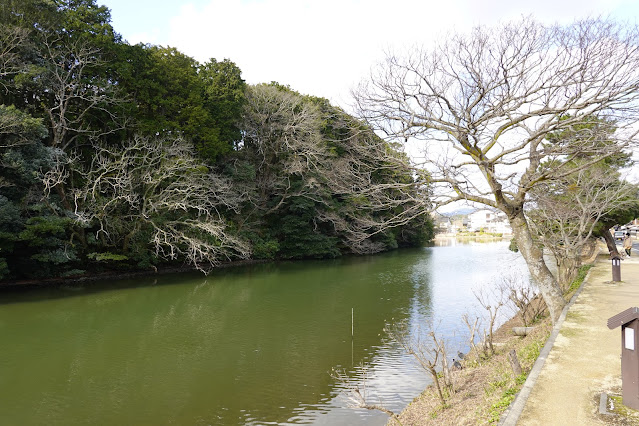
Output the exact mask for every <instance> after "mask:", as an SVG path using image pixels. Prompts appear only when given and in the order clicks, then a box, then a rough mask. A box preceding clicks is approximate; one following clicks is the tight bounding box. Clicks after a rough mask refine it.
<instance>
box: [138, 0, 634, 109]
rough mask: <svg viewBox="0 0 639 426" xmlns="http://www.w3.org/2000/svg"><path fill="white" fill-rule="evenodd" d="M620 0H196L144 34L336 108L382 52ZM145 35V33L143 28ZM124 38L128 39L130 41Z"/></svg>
mask: <svg viewBox="0 0 639 426" xmlns="http://www.w3.org/2000/svg"><path fill="white" fill-rule="evenodd" d="M626 4H628V3H627V0H580V1H577V0H563V1H556V0H537V1H535V2H530V1H526V2H517V1H514V0H484V1H481V2H480V1H475V0H449V1H437V2H434V1H416V0H396V1H394V2H392V3H391V2H388V1H387V0H370V1H363V0H323V1H316V0H210V1H209V2H205V1H203V0H198V3H197V4H195V3H193V2H190V3H188V4H186V5H184V6H182V7H181V9H180V11H179V14H178V15H176V16H175V17H173V18H172V19H171V20H170V24H169V26H168V31H164V32H162V33H160V35H157V33H156V34H155V35H154V34H153V33H150V34H151V35H152V36H153V37H151V39H146V40H143V39H142V38H139V39H138V38H137V37H136V38H135V39H136V41H138V40H139V41H147V42H154V40H165V41H164V42H163V43H162V44H169V45H171V46H175V47H177V48H178V49H180V50H181V51H183V52H184V53H186V54H188V55H190V56H193V57H195V58H196V59H197V60H199V61H201V62H203V61H206V60H208V59H210V58H211V57H213V58H216V59H224V58H229V59H231V60H232V61H234V62H235V63H237V64H238V66H239V67H240V68H241V69H242V72H243V75H244V78H245V79H246V80H247V81H248V82H249V83H259V82H269V81H272V80H275V81H278V82H280V83H283V84H289V85H290V86H291V87H292V88H294V89H296V90H298V91H300V92H302V93H308V94H313V95H317V96H324V97H328V98H329V99H331V100H332V101H334V102H337V103H338V104H342V105H344V104H345V103H346V102H348V99H349V89H350V88H352V87H353V86H354V85H355V84H356V83H357V82H359V81H360V80H361V79H363V78H365V77H366V76H367V74H368V70H369V69H370V67H371V66H372V65H373V64H375V63H376V62H378V61H380V60H382V59H383V57H384V50H385V49H391V48H393V47H405V46H410V45H413V44H423V43H427V42H428V41H429V40H432V39H433V38H434V37H438V36H439V35H441V34H442V33H445V32H448V31H450V30H453V31H463V30H466V29H470V28H471V27H472V26H474V25H477V24H478V23H482V24H488V25H492V24H495V23H497V22H499V21H505V20H509V19H516V18H519V17H521V16H522V15H528V14H532V15H534V16H535V17H536V18H538V19H540V20H542V21H545V22H555V21H559V22H567V21H572V20H573V19H574V18H575V17H583V16H595V15H598V14H603V15H606V14H609V13H612V12H613V11H614V10H615V9H616V8H617V9H618V8H619V7H621V6H622V5H626ZM147 34H149V32H148V31H147ZM130 40H131V38H130Z"/></svg>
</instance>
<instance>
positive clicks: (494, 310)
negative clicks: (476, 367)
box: [473, 286, 508, 356]
mask: <svg viewBox="0 0 639 426" xmlns="http://www.w3.org/2000/svg"><path fill="white" fill-rule="evenodd" d="M473 294H474V295H475V299H477V301H478V302H479V304H480V305H481V307H482V308H484V309H485V310H486V311H487V313H488V318H487V321H486V323H487V327H485V328H484V333H483V334H484V339H483V341H482V346H483V350H484V354H485V355H486V356H490V355H493V354H494V353H495V347H494V345H493V335H494V331H495V324H496V322H497V318H498V317H499V312H500V309H501V308H502V307H503V306H504V305H506V303H507V302H508V295H507V294H505V292H504V289H503V288H501V287H499V286H495V287H494V288H492V289H490V290H489V289H488V288H486V287H481V288H479V289H475V290H473Z"/></svg>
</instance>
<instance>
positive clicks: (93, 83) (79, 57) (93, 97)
mask: <svg viewBox="0 0 639 426" xmlns="http://www.w3.org/2000/svg"><path fill="white" fill-rule="evenodd" d="M41 42H42V45H43V46H42V55H43V61H44V62H45V64H46V66H45V67H44V68H43V72H42V75H41V76H40V77H39V78H41V79H42V84H45V85H46V92H45V93H46V96H48V101H47V102H46V107H45V112H46V114H47V117H48V119H49V125H50V127H51V138H50V141H49V144H50V146H52V147H55V148H62V149H64V150H65V151H68V150H69V149H70V148H71V147H73V146H74V144H75V142H76V140H77V138H78V137H81V136H83V137H85V138H86V139H88V138H97V137H100V136H104V135H106V134H110V133H113V132H116V131H118V130H121V129H123V128H124V126H125V124H126V123H125V121H126V120H125V117H124V116H123V115H118V114H117V106H118V105H119V104H121V103H122V102H123V98H122V97H120V96H119V95H118V94H117V93H116V92H117V85H114V84H111V83H110V82H108V81H106V80H105V79H101V78H98V77H96V76H95V75H92V73H91V70H92V69H95V68H97V67H99V66H102V65H104V60H103V59H102V58H101V52H100V50H99V49H98V48H96V47H92V46H91V45H90V44H88V43H87V42H86V41H84V40H82V39H78V40H62V39H60V38H59V37H57V36H49V37H43V39H42V41H41ZM97 112H99V113H100V114H104V116H105V117H106V119H104V120H102V121H103V122H104V123H106V125H105V126H101V127H97V126H91V125H90V120H89V119H88V116H89V115H90V114H93V113H97Z"/></svg>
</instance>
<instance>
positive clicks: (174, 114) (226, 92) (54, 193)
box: [0, 0, 433, 280]
mask: <svg viewBox="0 0 639 426" xmlns="http://www.w3.org/2000/svg"><path fill="white" fill-rule="evenodd" d="M0 89H1V90H0V279H2V280H15V279H39V278H49V277H58V276H71V275H78V274H84V273H92V272H99V271H103V270H124V269H140V268H142V269H145V268H157V267H158V266H161V265H165V264H183V263H190V264H193V265H195V266H197V267H198V268H200V269H207V268H210V267H212V266H215V265H217V264H218V263H219V262H220V261H226V260H236V259H243V258H253V259H301V258H330V257H337V256H341V255H343V254H347V253H373V252H378V251H383V250H389V249H393V248H397V247H402V246H416V245H419V244H422V243H423V242H425V241H427V240H429V239H430V238H432V235H433V227H432V223H431V221H430V218H429V217H428V216H427V215H424V214H423V213H424V211H425V209H424V208H423V203H424V202H426V201H427V194H428V192H427V189H428V185H427V176H415V175H414V174H413V172H412V171H411V169H410V168H409V167H408V160H407V158H406V157H405V156H404V155H403V154H401V153H400V152H399V151H398V150H397V149H395V148H394V147H392V146H390V145H389V144H388V143H386V142H384V141H382V140H381V139H380V138H378V137H377V136H376V135H375V134H374V133H373V132H372V131H371V130H370V129H369V128H367V127H366V126H365V125H363V124H362V123H361V122H359V121H358V120H356V119H355V118H353V117H351V116H350V115H348V114H346V113H345V112H344V111H342V110H341V109H339V108H337V107H334V106H332V105H331V104H330V103H329V102H328V101H327V100H325V99H321V98H316V97H312V96H304V95H301V94H299V93H297V92H295V91H293V90H291V89H290V88H288V87H286V86H283V85H280V84H277V83H271V84H262V85H257V86H249V85H247V84H246V83H245V82H244V80H243V79H242V77H241V70H240V69H239V68H238V67H237V66H236V65H235V64H234V63H233V62H231V61H230V60H227V59H225V60H223V61H218V60H215V59H211V60H209V61H208V62H206V63H204V64H200V63H198V62H197V61H196V60H194V59H193V58H191V57H189V56H187V55H185V54H183V53H181V52H180V51H178V50H177V49H175V48H172V47H161V46H152V45H143V44H138V45H129V44H127V43H126V42H124V41H123V40H122V39H121V37H120V36H119V35H118V34H117V33H116V32H115V31H114V29H113V28H112V26H111V24H110V12H109V10H108V9H107V8H106V7H103V6H99V5H98V4H96V0H20V1H16V0H8V1H4V2H2V5H0Z"/></svg>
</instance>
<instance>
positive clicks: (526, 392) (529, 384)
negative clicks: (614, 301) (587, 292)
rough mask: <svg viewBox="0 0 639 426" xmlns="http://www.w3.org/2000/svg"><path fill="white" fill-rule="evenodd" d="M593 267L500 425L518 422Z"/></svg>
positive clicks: (555, 327)
mask: <svg viewBox="0 0 639 426" xmlns="http://www.w3.org/2000/svg"><path fill="white" fill-rule="evenodd" d="M596 264H597V261H596V258H595V262H594V265H596ZM594 265H593V267H594ZM592 269H593V268H590V270H589V271H588V273H587V274H586V277H585V278H584V281H583V282H582V283H581V285H580V286H579V288H578V289H577V291H576V292H575V294H573V295H572V297H571V298H570V301H569V302H568V304H567V305H566V306H564V309H563V310H562V311H561V315H559V319H558V320H557V322H556V323H555V326H554V327H553V329H552V332H551V333H550V337H548V340H546V344H545V345H544V347H543V348H542V349H541V352H539V357H537V360H536V361H535V364H533V367H532V369H531V370H530V373H528V377H527V378H526V381H525V382H524V385H523V386H522V387H521V390H520V391H519V392H518V393H517V396H516V397H515V400H514V401H513V402H512V403H511V404H510V407H508V409H507V410H506V411H505V412H504V413H503V414H502V416H501V420H500V422H499V424H500V425H503V426H515V425H516V424H517V421H518V420H519V416H521V413H522V412H523V411H524V407H525V406H526V402H527V401H528V398H529V397H530V393H531V392H532V390H533V388H534V387H535V383H537V378H538V377H539V374H540V373H541V369H542V368H543V366H544V363H545V362H546V358H548V354H550V350H551V349H552V347H553V346H554V344H555V340H556V339H557V336H558V335H559V331H560V330H561V326H562V325H563V323H564V320H565V319H566V315H567V314H568V311H569V310H570V308H571V307H572V305H573V304H574V303H575V300H577V297H578V296H579V295H580V294H581V290H582V289H583V288H584V286H585V285H586V283H587V282H588V280H589V278H590V273H591V272H592Z"/></svg>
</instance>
